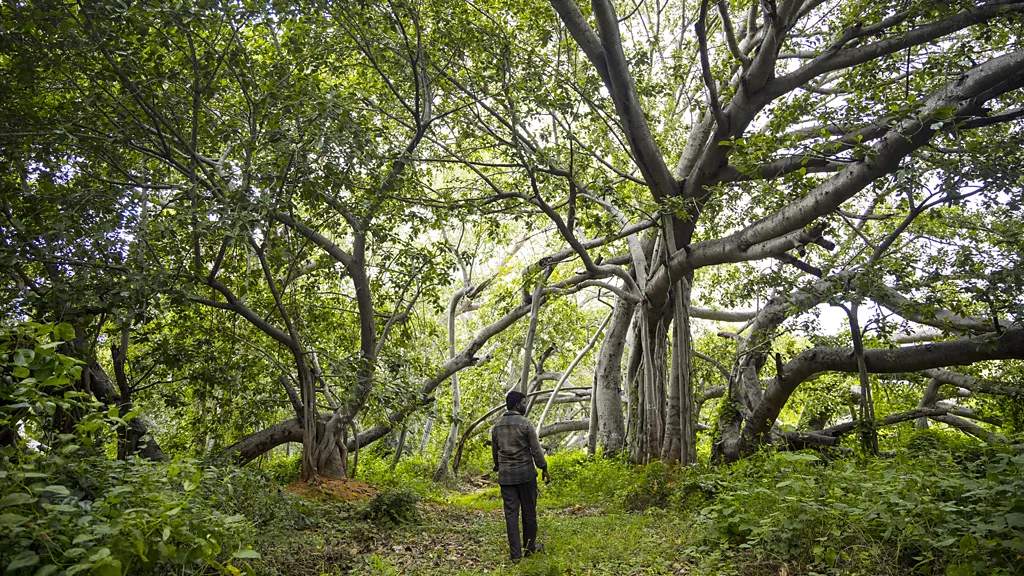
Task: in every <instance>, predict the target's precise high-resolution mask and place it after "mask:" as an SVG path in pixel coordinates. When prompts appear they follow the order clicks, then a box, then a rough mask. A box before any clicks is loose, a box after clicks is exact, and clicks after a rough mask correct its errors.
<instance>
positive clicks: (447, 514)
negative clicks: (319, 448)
mask: <svg viewBox="0 0 1024 576" xmlns="http://www.w3.org/2000/svg"><path fill="white" fill-rule="evenodd" d="M941 440H942V438H941V437H938V438H937V437H933V436H930V435H925V436H921V435H916V436H915V437H914V439H913V441H912V442H909V443H908V446H907V447H906V448H905V449H904V450H903V451H901V452H899V453H896V454H894V455H893V456H890V457H887V458H878V459H859V458H840V459H836V460H830V459H827V458H826V457H824V456H822V455H815V454H810V453H785V452H783V453H777V454H763V455H758V456H757V457H754V458H750V459H748V460H746V461H743V462H740V463H737V464H735V465H730V466H726V467H712V468H707V467H695V468H690V469H680V468H677V467H668V466H664V465H661V464H657V463H654V464H651V465H648V466H643V467H637V466H631V465H628V464H626V463H624V462H622V461H619V460H607V459H602V458H587V457H586V456H583V455H579V454H567V455H555V456H553V457H552V458H551V459H550V461H551V468H552V475H553V477H554V480H553V482H552V483H551V484H550V485H542V486H541V494H540V498H539V500H538V512H539V532H540V537H539V539H540V541H541V543H543V544H544V546H545V550H544V552H542V553H541V554H538V555H536V556H534V557H531V558H527V559H524V560H523V561H522V562H520V563H518V564H513V563H511V562H510V561H509V560H508V548H507V543H506V541H505V533H504V521H503V518H502V513H501V500H500V496H499V490H498V487H497V486H495V485H493V484H492V483H490V482H487V481H484V480H482V479H481V478H480V477H478V476H477V477H473V476H469V477H468V478H467V476H463V480H462V481H461V482H460V483H458V485H456V486H448V487H444V486H440V485H437V484H434V483H432V482H430V481H429V480H425V478H429V476H430V474H429V472H428V470H427V469H426V468H428V466H429V465H428V464H427V463H425V462H419V463H418V462H416V461H415V460H413V461H411V462H409V463H404V461H403V465H401V466H399V469H398V470H395V471H392V470H390V468H389V466H388V464H387V462H386V460H384V459H382V460H381V462H380V463H379V464H373V463H372V462H368V463H367V467H366V468H365V469H364V470H363V471H362V472H361V475H360V478H361V481H359V482H352V483H351V485H350V486H349V485H332V486H329V487H327V488H326V489H320V488H313V489H311V490H305V489H302V490H300V492H301V494H296V493H295V486H294V485H292V486H290V487H289V488H288V489H287V490H283V491H282V492H281V493H280V494H279V495H278V496H274V497H273V498H278V499H282V498H283V499H284V500H283V501H281V500H278V501H277V503H278V504H286V505H285V506H279V507H275V510H277V512H275V513H274V516H273V518H268V519H267V521H266V522H264V523H263V527H260V523H259V522H257V530H258V536H257V541H256V542H255V543H254V544H255V545H254V548H255V549H256V550H258V551H259V553H260V555H261V558H260V559H259V560H258V561H257V562H255V563H254V564H253V565H252V568H253V569H254V571H255V573H257V574H267V575H275V576H299V575H314V576H316V575H329V576H342V575H350V574H353V575H355V574H358V575H375V576H394V575H399V574H410V575H411V574H416V575H425V576H441V575H463V576H475V575H508V576H519V575H522V576H558V575H592V576H601V575H635V576H639V575H650V576H654V575H664V576H668V575H673V576H675V575H681V574H694V575H696V574H700V575H718V576H789V575H796V574H808V575H825V574H828V575H835V576H838V575H844V576H845V575H863V576H867V575H898V574H899V575H902V574H920V575H927V576H935V575H940V574H942V575H946V576H961V575H963V576H967V575H972V574H979V575H980V574H985V575H1001V576H1008V575H1017V574H1022V575H1024V452H1022V448H1024V445H1019V446H1017V447H1015V448H1011V447H1007V448H1006V449H989V448H983V447H979V446H973V445H970V446H965V445H955V446H946V445H943V443H942V442H941ZM374 466H376V468H375V467H374ZM273 498H270V499H269V500H268V503H270V501H271V500H273Z"/></svg>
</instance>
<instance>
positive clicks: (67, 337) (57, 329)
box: [53, 322, 75, 342]
mask: <svg viewBox="0 0 1024 576" xmlns="http://www.w3.org/2000/svg"><path fill="white" fill-rule="evenodd" d="M53 337H54V338H56V339H58V340H63V341H65V342H70V341H71V340H74V339H75V327H74V326H72V325H71V324H69V323H67V322H61V323H60V324H57V325H56V326H54V328H53Z"/></svg>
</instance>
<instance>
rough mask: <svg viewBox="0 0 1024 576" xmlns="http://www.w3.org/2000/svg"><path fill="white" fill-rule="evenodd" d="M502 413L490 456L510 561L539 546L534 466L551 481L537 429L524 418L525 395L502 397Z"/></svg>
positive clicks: (495, 431) (492, 440) (537, 548)
mask: <svg viewBox="0 0 1024 576" xmlns="http://www.w3.org/2000/svg"><path fill="white" fill-rule="evenodd" d="M505 408H506V411H505V414H503V415H502V417H501V418H500V419H498V422H497V423H496V424H495V425H494V428H492V429H491V455H492V457H493V458H494V470H495V471H496V472H497V473H498V484H500V485H501V499H502V501H503V503H504V508H505V531H506V532H507V533H508V547H509V549H510V552H511V556H512V561H513V562H518V561H519V559H520V558H521V557H522V556H523V546H525V547H526V555H527V556H529V555H530V554H533V553H534V552H537V551H538V550H540V549H542V547H538V546H537V470H536V468H534V464H536V465H537V468H540V469H541V471H542V472H543V477H544V481H545V482H548V481H550V480H551V476H549V475H548V463H547V461H546V460H545V459H544V449H543V448H541V446H540V441H539V440H538V439H537V432H536V431H535V430H534V429H533V425H532V424H530V421H529V420H527V419H526V416H524V414H526V396H525V395H524V394H523V393H522V392H518V391H516V390H513V391H511V392H509V393H508V394H507V395H506V396H505ZM520 508H522V510H523V540H522V543H520V540H519V509H520Z"/></svg>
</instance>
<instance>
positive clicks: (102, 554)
mask: <svg viewBox="0 0 1024 576" xmlns="http://www.w3.org/2000/svg"><path fill="white" fill-rule="evenodd" d="M108 557H110V548H107V547H105V546H104V547H103V548H100V549H99V550H97V551H96V553H95V554H93V555H92V556H89V562H99V561H100V560H103V559H104V558H108Z"/></svg>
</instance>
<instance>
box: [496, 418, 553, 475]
mask: <svg viewBox="0 0 1024 576" xmlns="http://www.w3.org/2000/svg"><path fill="white" fill-rule="evenodd" d="M491 457H492V458H494V470H496V471H497V472H498V484H522V483H524V482H529V481H531V480H536V479H537V470H536V469H535V468H534V467H533V465H534V464H536V465H537V468H540V469H541V470H544V469H546V468H547V467H548V463H547V461H546V460H544V449H543V448H541V446H540V441H539V440H538V439H537V432H536V431H535V430H534V429H533V424H530V421H529V420H527V419H526V417H525V416H523V415H522V414H520V413H518V412H513V411H511V410H509V411H507V412H505V414H504V415H503V416H502V417H501V418H500V419H499V420H498V422H497V423H496V424H495V425H494V428H492V429H491Z"/></svg>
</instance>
